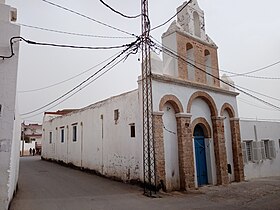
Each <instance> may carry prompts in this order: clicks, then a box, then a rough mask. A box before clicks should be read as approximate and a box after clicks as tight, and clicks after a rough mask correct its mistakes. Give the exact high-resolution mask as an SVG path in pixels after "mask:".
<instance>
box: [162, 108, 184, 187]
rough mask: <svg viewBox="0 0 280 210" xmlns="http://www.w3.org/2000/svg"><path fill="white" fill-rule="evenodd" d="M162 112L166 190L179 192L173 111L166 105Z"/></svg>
mask: <svg viewBox="0 0 280 210" xmlns="http://www.w3.org/2000/svg"><path fill="white" fill-rule="evenodd" d="M163 110H164V114H163V116H162V118H163V125H164V129H163V139H164V155H165V168H166V188H167V189H170V190H180V174H179V154H178V136H177V122H176V116H175V110H174V108H173V107H172V105H171V104H170V103H166V104H165V105H164V109H163Z"/></svg>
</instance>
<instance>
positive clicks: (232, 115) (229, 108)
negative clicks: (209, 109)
mask: <svg viewBox="0 0 280 210" xmlns="http://www.w3.org/2000/svg"><path fill="white" fill-rule="evenodd" d="M225 110H226V111H227V112H228V114H229V117H230V118H235V111H234V109H233V107H232V106H231V105H230V104H229V103H224V105H223V106H222V108H221V112H220V116H223V113H224V111H225Z"/></svg>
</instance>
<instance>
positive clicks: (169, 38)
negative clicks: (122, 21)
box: [162, 0, 220, 87]
mask: <svg viewBox="0 0 280 210" xmlns="http://www.w3.org/2000/svg"><path fill="white" fill-rule="evenodd" d="M177 11H180V12H179V13H178V15H177V21H174V22H173V23H172V24H171V26H170V27H169V29H168V30H167V32H165V33H164V34H163V36H162V42H163V45H164V46H166V47H167V48H169V49H172V51H174V52H176V53H177V54H178V55H179V56H180V57H181V58H184V60H182V59H176V58H174V57H173V58H172V57H171V56H169V55H164V56H163V65H164V70H163V71H164V72H163V73H164V74H166V75H170V76H172V77H177V78H179V79H183V80H187V81H190V82H193V83H201V84H205V85H207V86H215V87H220V82H219V80H217V79H214V78H213V77H212V76H211V75H214V76H215V77H219V70H218V56H217V49H218V47H217V45H216V44H215V43H214V42H213V41H212V40H211V39H210V37H209V36H208V35H207V34H206V31H205V19H204V12H203V10H202V9H200V7H199V5H198V2H197V0H192V1H186V2H184V3H183V4H182V5H181V6H179V7H178V8H177ZM186 61H187V62H186ZM196 67H198V68H199V69H202V70H199V69H198V68H196ZM206 72H207V73H206Z"/></svg>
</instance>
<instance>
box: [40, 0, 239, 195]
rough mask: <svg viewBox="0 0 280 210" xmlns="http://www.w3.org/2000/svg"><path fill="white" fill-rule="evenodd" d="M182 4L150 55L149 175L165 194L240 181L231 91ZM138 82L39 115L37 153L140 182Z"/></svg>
mask: <svg viewBox="0 0 280 210" xmlns="http://www.w3.org/2000/svg"><path fill="white" fill-rule="evenodd" d="M186 3H187V2H185V3H184V4H183V5H182V6H180V7H179V8H178V11H179V10H181V8H183V7H184V9H182V10H181V11H180V12H179V14H178V17H177V21H174V22H173V23H172V24H171V25H170V27H169V29H168V30H167V31H166V32H165V33H164V34H163V36H162V43H163V45H164V46H165V47H166V48H165V49H164V51H165V53H164V54H163V60H161V59H160V58H158V57H157V56H156V55H155V54H152V72H153V75H152V89H153V93H152V94H153V123H154V139H155V161H156V174H157V181H158V182H161V183H163V184H164V187H165V188H166V190H168V191H170V190H180V189H181V190H182V189H183V190H185V189H189V188H194V187H199V186H202V185H205V184H212V185H216V184H218V185H220V184H228V183H229V182H232V181H242V180H244V171H243V158H242V149H241V139H240V127H239V119H238V110H237V103H236V96H237V95H238V94H237V93H236V92H235V91H234V88H233V89H232V88H231V87H230V86H228V85H223V86H222V85H221V84H220V81H219V80H218V79H217V78H219V77H220V75H219V68H218V56H217V46H216V44H215V43H214V42H213V41H212V40H211V39H210V38H209V36H208V35H207V34H206V33H205V27H204V26H205V22H204V13H203V11H202V10H201V9H200V8H199V6H198V3H197V1H196V0H193V1H192V2H191V3H190V4H189V5H187V6H185V4H186ZM171 51H172V52H174V53H175V54H176V55H179V56H180V58H178V57H177V58H176V57H174V55H173V54H172V53H171V54H170V52H171ZM194 65H195V66H194ZM209 74H211V75H213V76H214V77H212V76H209ZM141 82H142V81H141V78H140V79H139V81H138V84H139V88H138V89H136V90H134V91H131V92H128V93H124V94H122V95H119V96H116V97H113V98H110V99H107V100H104V101H101V102H98V103H95V104H93V105H90V106H88V107H85V108H83V109H80V110H75V111H73V112H70V113H67V114H65V113H63V114H61V115H60V116H57V115H56V116H54V115H53V113H51V114H49V113H46V114H45V117H44V122H43V142H42V145H43V146H42V157H43V158H45V159H51V160H56V161H62V162H64V163H67V164H73V165H75V166H78V167H82V168H87V169H91V170H94V171H96V172H97V173H100V174H102V175H105V176H108V177H113V178H116V179H120V180H123V181H133V180H136V181H143V177H142V176H143V168H142V167H143V162H142V159H143V155H142V150H143V146H142V108H141V107H142V94H141V93H142V90H141V87H142V85H141Z"/></svg>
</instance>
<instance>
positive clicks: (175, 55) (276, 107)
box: [152, 43, 280, 111]
mask: <svg viewBox="0 0 280 210" xmlns="http://www.w3.org/2000/svg"><path fill="white" fill-rule="evenodd" d="M152 47H155V48H157V49H158V50H160V51H162V52H163V53H167V52H168V53H169V55H170V56H173V57H174V58H176V59H178V60H179V59H180V60H182V61H183V62H185V63H187V64H188V65H191V66H193V67H194V68H196V69H198V70H199V71H202V72H204V73H205V74H207V75H209V76H211V77H213V78H214V79H217V80H219V81H220V82H222V83H224V84H226V85H228V86H230V87H232V88H235V89H236V90H238V91H240V92H242V93H244V94H245V95H248V96H250V97H252V98H254V99H256V100H258V101H260V102H262V103H264V104H266V105H268V106H271V107H273V108H275V109H277V110H278V111H280V107H279V106H276V105H274V104H272V103H270V102H267V101H265V100H263V99H261V98H259V97H257V96H254V95H252V94H250V93H248V92H246V91H244V90H242V89H241V88H238V87H236V86H234V85H232V84H230V83H228V82H226V81H223V80H222V79H220V78H219V77H217V76H215V75H213V74H211V73H209V72H206V71H205V70H204V69H202V68H200V67H198V66H196V65H194V64H193V63H191V62H189V61H187V60H186V59H185V58H183V57H181V56H179V55H178V54H177V53H174V52H172V51H170V50H168V49H166V48H164V47H163V46H159V45H158V44H155V43H154V45H153V46H152Z"/></svg>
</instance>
